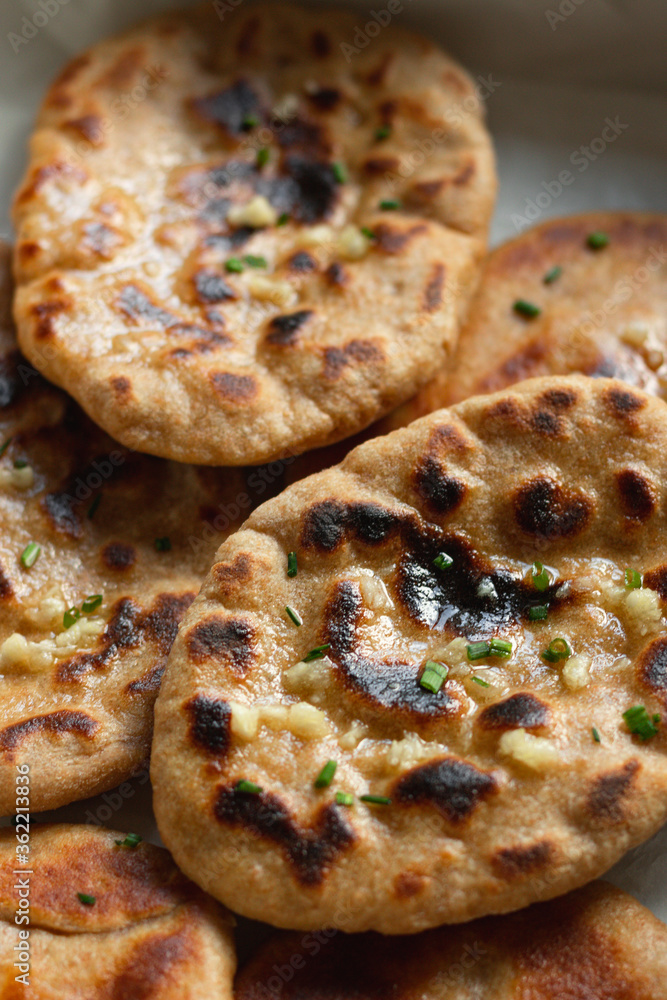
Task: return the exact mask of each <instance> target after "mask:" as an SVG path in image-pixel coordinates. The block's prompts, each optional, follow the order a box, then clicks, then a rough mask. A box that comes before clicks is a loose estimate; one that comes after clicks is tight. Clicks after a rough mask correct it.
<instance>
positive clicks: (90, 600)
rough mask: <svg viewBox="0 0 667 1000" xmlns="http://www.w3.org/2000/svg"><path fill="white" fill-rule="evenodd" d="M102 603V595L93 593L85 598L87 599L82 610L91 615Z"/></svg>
mask: <svg viewBox="0 0 667 1000" xmlns="http://www.w3.org/2000/svg"><path fill="white" fill-rule="evenodd" d="M101 603H102V595H101V594H92V596H91V597H87V598H86V599H85V601H84V602H83V604H82V605H81V610H82V611H83V613H84V615H89V614H91V613H92V612H93V611H96V610H97V608H99V606H100V604H101Z"/></svg>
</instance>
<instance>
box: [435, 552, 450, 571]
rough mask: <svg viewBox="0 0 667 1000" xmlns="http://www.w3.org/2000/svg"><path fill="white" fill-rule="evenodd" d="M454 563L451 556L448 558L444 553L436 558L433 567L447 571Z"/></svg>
mask: <svg viewBox="0 0 667 1000" xmlns="http://www.w3.org/2000/svg"><path fill="white" fill-rule="evenodd" d="M453 563H454V560H453V559H452V557H451V556H448V555H447V554H446V553H445V552H441V553H440V555H439V556H436V557H435V559H434V560H433V565H434V566H437V568H438V569H449V567H450V566H451V565H452V564H453Z"/></svg>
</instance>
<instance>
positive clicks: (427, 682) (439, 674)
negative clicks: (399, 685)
mask: <svg viewBox="0 0 667 1000" xmlns="http://www.w3.org/2000/svg"><path fill="white" fill-rule="evenodd" d="M448 673H449V667H446V666H445V664H444V663H438V662H437V661H436V660H427V661H426V663H425V664H424V670H423V672H422V675H421V677H420V678H419V683H420V684H421V686H422V687H423V688H425V689H426V690H427V691H430V692H431V694H437V693H438V691H439V690H440V688H441V687H442V685H443V684H444V682H445V681H446V680H447V674H448Z"/></svg>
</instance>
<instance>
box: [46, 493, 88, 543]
mask: <svg viewBox="0 0 667 1000" xmlns="http://www.w3.org/2000/svg"><path fill="white" fill-rule="evenodd" d="M41 506H42V510H43V511H44V513H45V514H46V516H47V517H48V519H49V523H50V525H51V526H52V527H53V528H55V530H56V531H59V532H61V534H63V535H68V536H69V537H70V538H80V537H81V535H82V533H83V529H82V527H81V501H80V500H77V498H76V497H75V496H73V495H72V494H71V493H70V492H68V491H67V490H66V489H65V490H63V491H62V492H57V493H47V494H46V496H45V497H44V498H43V500H42V504H41Z"/></svg>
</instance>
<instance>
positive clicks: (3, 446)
mask: <svg viewBox="0 0 667 1000" xmlns="http://www.w3.org/2000/svg"><path fill="white" fill-rule="evenodd" d="M13 440H14V439H13V438H10V437H8V438H7V440H6V441H3V443H2V444H1V445H0V458H2V456H3V455H4V453H5V452H6V451H7V449H8V448H9V446H10V444H11V443H12V441H13Z"/></svg>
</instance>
